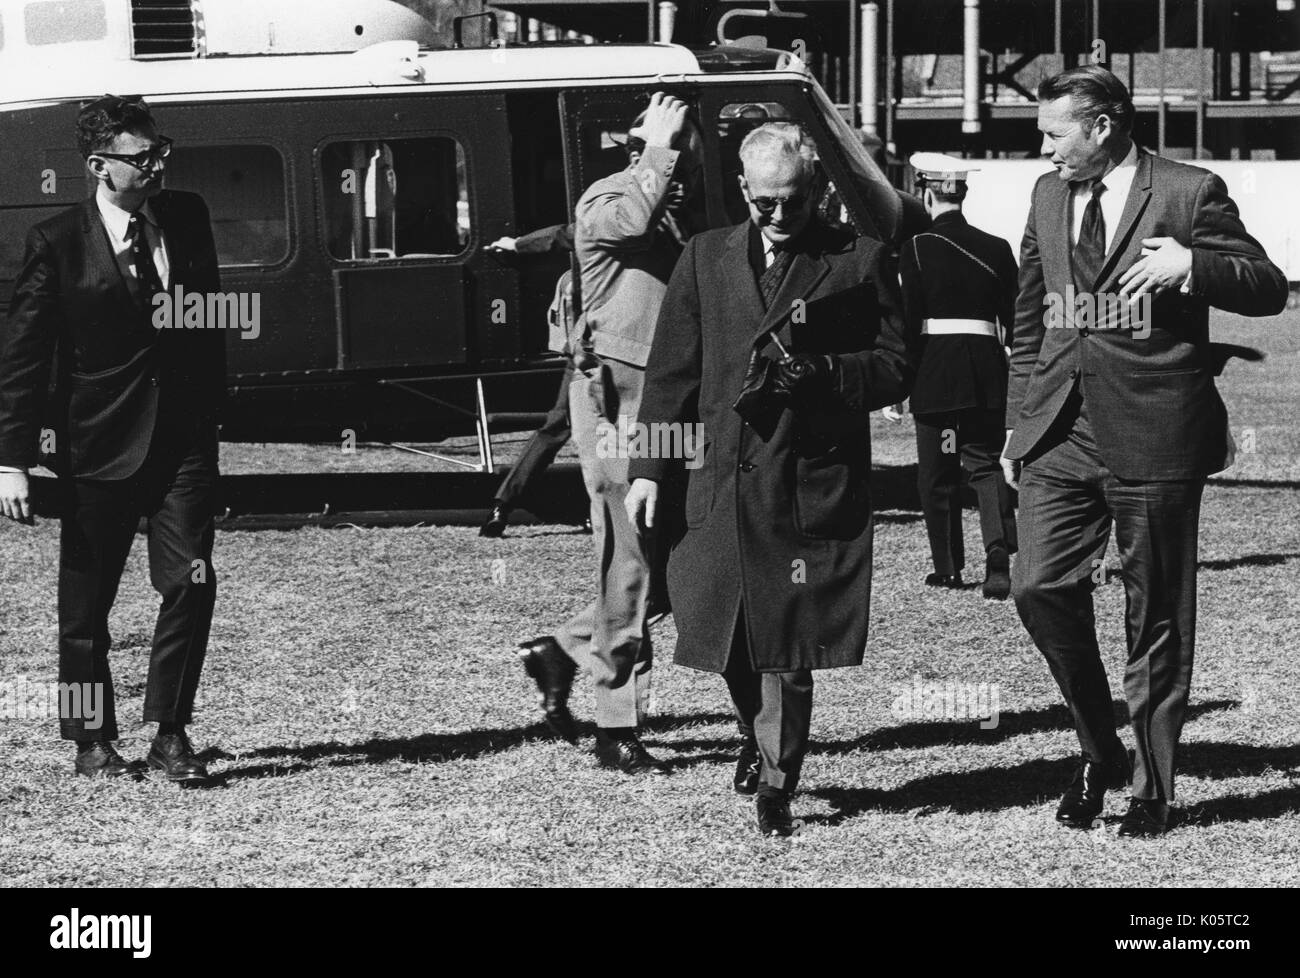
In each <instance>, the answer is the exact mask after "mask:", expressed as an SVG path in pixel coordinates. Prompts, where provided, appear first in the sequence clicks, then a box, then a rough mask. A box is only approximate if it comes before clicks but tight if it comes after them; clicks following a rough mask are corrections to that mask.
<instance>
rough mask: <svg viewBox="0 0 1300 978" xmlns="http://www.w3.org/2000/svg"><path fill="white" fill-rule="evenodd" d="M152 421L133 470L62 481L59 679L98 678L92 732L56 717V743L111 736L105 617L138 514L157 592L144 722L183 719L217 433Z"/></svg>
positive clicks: (198, 634) (200, 625)
mask: <svg viewBox="0 0 1300 978" xmlns="http://www.w3.org/2000/svg"><path fill="white" fill-rule="evenodd" d="M159 425H160V428H159V430H158V431H157V432H156V433H155V435H154V439H153V444H152V445H151V446H150V449H149V454H148V457H147V458H146V459H145V462H144V464H143V465H142V466H141V468H140V471H139V472H137V473H136V474H135V475H134V476H132V477H131V478H129V479H122V480H117V481H111V482H108V481H98V480H89V479H71V480H69V485H68V486H67V487H66V489H65V492H66V493H67V495H66V497H65V506H66V508H65V510H64V516H63V525H62V531H61V535H60V545H59V597H58V605H59V682H61V683H78V684H82V683H102V684H103V686H102V690H103V714H102V716H101V717H100V718H99V721H100V722H99V723H98V724H97V725H95V726H94V727H93V728H92V727H90V726H87V725H86V720H85V719H83V718H78V717H62V718H60V721H59V728H60V734H61V736H62V737H63V738H64V739H65V740H115V739H117V736H118V728H117V711H116V706H115V701H114V695H113V678H112V673H111V671H110V669H109V663H108V651H109V649H110V648H111V647H112V639H111V637H110V635H109V630H108V617H109V612H110V611H111V610H112V608H113V602H114V600H115V599H116V597H117V589H118V585H119V583H120V582H121V579H122V570H123V567H124V566H125V564H126V558H127V555H128V554H129V553H130V550H131V544H132V542H133V540H134V537H135V532H136V527H137V525H138V524H139V521H140V519H141V517H145V518H147V520H148V544H149V579H150V582H151V583H152V584H153V587H154V590H155V591H157V592H158V593H159V595H161V596H162V603H161V605H160V606H159V608H158V622H157V625H156V627H155V629H154V636H153V651H152V654H151V656H150V659H149V676H148V682H147V685H146V688H145V701H144V719H145V721H146V722H150V721H166V722H175V723H188V722H189V721H190V719H191V711H192V709H193V706H194V695H195V692H196V691H197V689H198V685H199V674H200V673H201V672H202V670H203V659H204V655H205V653H206V651H207V644H208V630H209V628H210V626H211V623H212V609H213V605H214V603H215V600H216V586H217V581H216V572H215V570H214V569H213V567H212V543H213V535H214V530H213V508H214V503H215V492H216V485H217V476H218V472H217V433H216V428H215V426H213V425H212V424H211V423H207V422H202V423H199V422H171V423H170V425H169V426H163V422H162V421H160V422H159ZM82 688H85V687H82Z"/></svg>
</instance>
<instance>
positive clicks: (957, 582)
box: [925, 574, 963, 591]
mask: <svg viewBox="0 0 1300 978" xmlns="http://www.w3.org/2000/svg"><path fill="white" fill-rule="evenodd" d="M925 586H926V587H946V588H950V589H952V590H954V591H956V590H957V589H959V588H961V587H963V585H962V582H961V574H926V575H925Z"/></svg>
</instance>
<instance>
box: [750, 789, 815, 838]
mask: <svg viewBox="0 0 1300 978" xmlns="http://www.w3.org/2000/svg"><path fill="white" fill-rule="evenodd" d="M755 810H756V811H757V813H758V832H759V835H762V836H765V837H767V838H773V837H775V838H781V839H784V838H788V837H789V836H792V835H798V834H799V831H800V830H801V829H802V828H803V822H800V821H798V820H797V819H796V818H795V817H794V816H793V815H791V814H790V797H789V795H787V794H786V793H785V792H784V791H770V790H768V791H760V792H759V793H758V797H757V799H755Z"/></svg>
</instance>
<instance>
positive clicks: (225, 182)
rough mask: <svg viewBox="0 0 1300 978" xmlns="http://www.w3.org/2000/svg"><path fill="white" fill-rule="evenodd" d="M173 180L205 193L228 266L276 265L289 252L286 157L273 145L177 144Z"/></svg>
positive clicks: (171, 161)
mask: <svg viewBox="0 0 1300 978" xmlns="http://www.w3.org/2000/svg"><path fill="white" fill-rule="evenodd" d="M167 180H168V183H169V184H170V185H171V186H173V187H177V188H180V189H184V190H192V191H194V192H195V193H197V194H200V195H202V197H203V199H204V200H205V201H206V202H207V205H208V210H209V211H210V212H211V214H212V236H213V238H215V239H216V243H217V260H218V261H219V262H220V263H221V264H222V265H223V266H227V265H274V264H276V263H277V262H280V261H283V260H284V259H285V258H286V257H287V256H288V254H289V230H288V207H287V204H286V194H285V187H284V160H283V159H281V157H280V154H279V152H278V151H277V150H276V149H274V148H273V147H271V146H261V145H249V144H240V145H229V146H195V145H193V144H185V145H183V146H182V145H177V146H176V147H174V148H173V150H172V154H171V156H169V157H168V158H167Z"/></svg>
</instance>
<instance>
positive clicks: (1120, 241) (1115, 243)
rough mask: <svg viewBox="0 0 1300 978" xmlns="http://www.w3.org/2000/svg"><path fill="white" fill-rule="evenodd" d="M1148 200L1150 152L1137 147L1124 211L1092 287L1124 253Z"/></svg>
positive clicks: (1094, 286)
mask: <svg viewBox="0 0 1300 978" xmlns="http://www.w3.org/2000/svg"><path fill="white" fill-rule="evenodd" d="M1150 200H1151V154H1150V153H1147V152H1143V151H1142V150H1141V149H1139V150H1138V158H1137V170H1136V172H1135V173H1134V174H1133V185H1132V186H1131V187H1130V188H1129V192H1128V200H1126V201H1125V202H1124V212H1123V213H1122V214H1120V216H1119V227H1117V228H1116V229H1115V236H1114V237H1113V238H1112V239H1111V242H1110V248H1109V249H1108V250H1107V252H1106V260H1105V261H1104V262H1103V263H1102V266H1101V274H1099V275H1098V276H1097V281H1096V282H1093V283H1092V286H1093V288H1094V289H1095V288H1096V287H1097V286H1098V285H1100V284H1101V283H1102V282H1104V281H1106V277H1107V276H1108V275H1109V274H1110V271H1111V269H1112V268H1113V267H1114V265H1115V261H1116V259H1118V258H1119V256H1120V255H1122V254H1123V253H1124V251H1125V249H1126V247H1127V246H1128V239H1129V237H1130V236H1131V235H1132V234H1133V228H1134V227H1135V226H1136V225H1137V222H1138V219H1139V218H1140V217H1141V216H1142V213H1143V212H1144V211H1145V210H1146V207H1147V203H1148V202H1149V201H1150Z"/></svg>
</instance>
